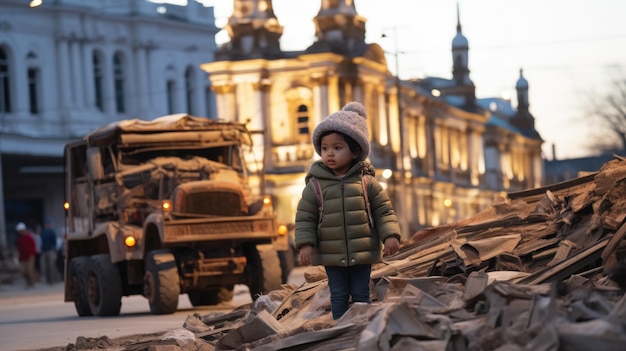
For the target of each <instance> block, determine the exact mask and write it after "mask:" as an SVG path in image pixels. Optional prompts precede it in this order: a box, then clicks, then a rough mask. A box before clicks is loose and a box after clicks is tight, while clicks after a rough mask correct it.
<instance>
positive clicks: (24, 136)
mask: <svg viewBox="0 0 626 351" xmlns="http://www.w3.org/2000/svg"><path fill="white" fill-rule="evenodd" d="M218 30H219V29H218V28H217V27H216V26H215V17H214V14H213V8H212V7H203V6H202V5H201V4H199V3H197V2H194V1H190V2H189V4H188V5H187V6H176V5H169V4H167V5H166V4H155V3H151V2H148V1H146V0H89V1H84V0H55V1H43V4H42V5H41V6H39V7H36V8H29V7H28V1H24V0H3V1H2V2H0V156H1V159H2V162H0V165H1V167H2V168H1V170H2V172H1V174H2V180H3V182H2V183H1V184H2V187H0V204H1V205H2V206H3V207H4V211H2V208H0V227H1V228H0V246H4V245H6V244H7V243H8V244H11V241H12V239H14V234H13V232H14V228H15V224H16V223H17V222H19V221H22V222H26V223H27V225H28V226H29V227H31V228H33V227H34V226H36V225H37V224H41V223H43V219H44V217H46V216H50V217H52V218H53V219H55V223H56V227H57V229H58V230H62V226H63V221H64V213H63V207H62V204H63V201H64V198H63V197H64V196H63V163H62V157H63V148H64V145H65V144H66V143H68V142H70V141H72V140H75V139H77V138H80V137H82V136H83V135H85V134H86V133H88V132H89V131H91V130H93V129H95V128H98V127H100V126H102V125H104V124H107V123H110V122H113V121H117V120H121V119H130V118H137V119H145V120H151V119H153V118H155V117H158V116H162V115H166V114H171V113H179V112H186V113H190V114H193V115H197V116H214V115H215V111H216V110H215V103H214V97H213V93H212V92H211V86H210V81H209V80H207V75H206V73H205V72H203V71H202V70H201V69H200V65H201V64H202V63H205V62H209V61H212V60H213V53H214V52H215V50H216V43H215V34H216V33H217V32H218ZM2 206H0V207H2ZM3 214H6V215H4V216H3ZM2 217H5V218H2ZM2 222H4V223H2ZM5 223H6V224H5ZM5 228H6V229H5ZM3 230H5V231H6V232H5V233H2V231H3ZM7 233H8V234H7ZM7 238H8V240H7Z"/></svg>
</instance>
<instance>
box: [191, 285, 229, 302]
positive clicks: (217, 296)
mask: <svg viewBox="0 0 626 351" xmlns="http://www.w3.org/2000/svg"><path fill="white" fill-rule="evenodd" d="M187 296H189V302H190V303H191V305H192V306H213V305H217V304H219V303H220V302H228V301H230V300H232V299H233V296H234V292H233V286H230V287H219V288H212V289H205V290H192V291H189V292H188V293H187Z"/></svg>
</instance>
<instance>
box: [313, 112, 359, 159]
mask: <svg viewBox="0 0 626 351" xmlns="http://www.w3.org/2000/svg"><path fill="white" fill-rule="evenodd" d="M328 131H337V132H341V133H343V134H345V135H347V136H349V137H351V138H352V139H354V141H356V142H357V143H358V144H359V145H360V146H361V149H362V150H363V151H362V152H361V155H359V161H364V160H365V159H367V157H368V156H369V154H370V141H369V133H368V131H367V112H365V107H364V106H363V105H361V104H360V103H358V102H355V101H353V102H349V103H348V104H347V105H346V106H344V107H343V108H342V109H341V111H339V112H335V113H332V114H330V115H329V116H328V117H326V118H324V119H323V120H322V121H321V122H320V123H319V124H318V125H317V127H315V130H314V131H313V147H315V152H317V154H318V155H320V156H321V155H322V150H321V144H322V141H321V136H322V134H324V133H325V132H328Z"/></svg>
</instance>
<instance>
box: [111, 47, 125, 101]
mask: <svg viewBox="0 0 626 351" xmlns="http://www.w3.org/2000/svg"><path fill="white" fill-rule="evenodd" d="M122 61H123V60H122V53H120V52H117V53H115V55H113V84H114V86H115V111H117V113H124V112H126V105H125V100H124V95H125V94H124V93H125V92H124V64H123V62H122Z"/></svg>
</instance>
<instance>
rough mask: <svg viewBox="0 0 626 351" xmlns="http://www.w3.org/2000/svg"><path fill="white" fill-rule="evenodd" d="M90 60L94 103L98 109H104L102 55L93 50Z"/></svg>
mask: <svg viewBox="0 0 626 351" xmlns="http://www.w3.org/2000/svg"><path fill="white" fill-rule="evenodd" d="M92 61H93V84H94V94H95V99H96V100H95V104H96V108H98V110H100V111H104V67H103V65H102V55H101V54H100V53H99V52H96V51H94V53H93V57H92Z"/></svg>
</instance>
